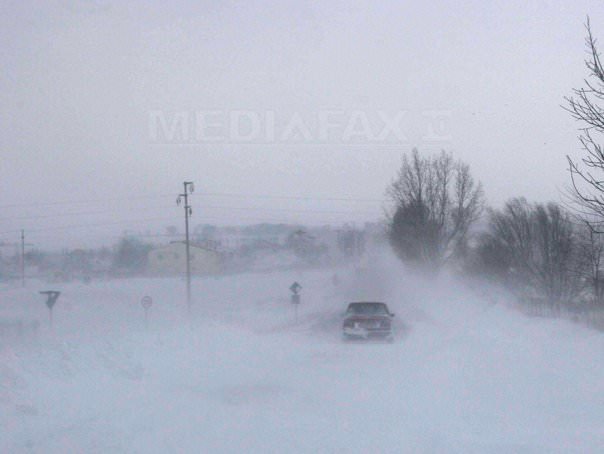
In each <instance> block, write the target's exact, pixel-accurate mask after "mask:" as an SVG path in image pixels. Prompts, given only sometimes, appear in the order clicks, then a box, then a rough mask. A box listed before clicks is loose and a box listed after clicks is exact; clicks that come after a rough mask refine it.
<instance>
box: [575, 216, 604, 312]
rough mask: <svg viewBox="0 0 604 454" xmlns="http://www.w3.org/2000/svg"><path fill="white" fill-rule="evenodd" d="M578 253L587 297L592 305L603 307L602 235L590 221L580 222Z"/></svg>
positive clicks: (603, 256) (603, 255) (603, 247)
mask: <svg viewBox="0 0 604 454" xmlns="http://www.w3.org/2000/svg"><path fill="white" fill-rule="evenodd" d="M580 226H581V227H580V254H581V259H582V262H583V266H582V267H581V268H580V272H581V275H582V278H583V279H584V280H585V281H586V284H587V287H588V289H589V299H590V302H591V304H592V305H593V306H594V307H600V308H601V307H604V273H603V272H602V264H603V261H604V237H603V234H602V233H600V232H598V231H597V230H596V229H595V228H594V227H593V226H592V225H591V223H590V222H588V221H585V220H583V221H582V223H581V224H580Z"/></svg>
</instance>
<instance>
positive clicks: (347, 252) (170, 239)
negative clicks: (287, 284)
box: [0, 223, 386, 282]
mask: <svg viewBox="0 0 604 454" xmlns="http://www.w3.org/2000/svg"><path fill="white" fill-rule="evenodd" d="M385 238H386V237H385V231H384V227H383V226H382V225H381V224H378V223H366V224H364V225H362V226H356V225H352V224H345V225H342V226H340V227H333V226H320V227H307V226H301V225H290V224H257V225H249V226H240V227H235V226H226V227H221V226H215V225H209V224H200V225H197V226H195V227H194V228H193V229H192V231H191V241H190V263H191V273H192V274H193V275H198V276H207V275H220V274H231V273H238V272H245V271H260V272H262V271H273V270H284V269H294V268H311V267H312V268H314V267H327V266H334V265H337V264H340V263H343V262H350V261H351V260H357V261H359V262H361V261H362V260H364V256H365V252H366V250H367V249H368V247H370V246H371V245H374V244H377V243H383V242H385V241H386V239H385ZM185 249H186V245H185V241H184V232H182V231H180V230H179V228H177V227H174V226H170V227H166V228H165V230H164V231H163V232H156V233H149V232H146V233H137V232H124V234H123V235H122V236H121V238H120V239H119V240H118V241H117V242H116V244H114V245H112V246H104V247H99V248H90V249H83V248H78V249H65V250H62V251H59V252H56V251H55V252H50V251H43V250H39V249H36V248H32V247H28V248H25V250H24V253H22V249H21V247H19V245H18V244H6V243H0V280H1V281H12V280H19V279H23V278H37V279H43V280H47V281H49V282H67V281H74V280H81V281H83V282H89V281H92V280H99V279H110V278H121V277H134V276H155V277H161V276H166V277H168V276H177V275H183V273H184V272H185V266H186V260H185V255H186V252H185Z"/></svg>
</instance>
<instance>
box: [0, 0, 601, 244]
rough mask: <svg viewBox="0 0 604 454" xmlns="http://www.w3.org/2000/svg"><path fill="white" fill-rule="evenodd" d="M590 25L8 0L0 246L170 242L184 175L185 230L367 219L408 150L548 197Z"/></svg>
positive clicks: (456, 11)
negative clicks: (188, 224) (136, 236)
mask: <svg viewBox="0 0 604 454" xmlns="http://www.w3.org/2000/svg"><path fill="white" fill-rule="evenodd" d="M587 14H589V15H590V16H591V20H592V25H593V28H594V32H595V34H596V36H600V37H602V39H604V6H603V4H602V2H601V1H539V2H536V1H535V2H526V1H516V0H511V1H510V0H508V1H500V2H485V1H479V0H476V1H465V2H460V1H433V2H424V1H408V2H401V1H381V2H375V1H330V2H323V1H315V2H302V1H290V2H260V1H241V2H234V1H233V2H229V1H223V2H214V1H205V2H203V1H202V2H200V1H190V2H184V1H181V2H177V1H170V2H168V1H165V2H142V1H137V2H117V1H111V0H96V1H94V0H92V1H77V0H56V1H44V2H43V1H40V2H27V1H3V2H2V5H1V6H0V46H1V47H0V63H1V67H2V71H1V72H0V96H1V104H0V105H1V109H0V148H1V150H2V161H1V165H0V206H1V208H0V241H5V242H11V241H15V240H17V238H18V236H17V233H16V232H14V230H17V229H21V228H24V229H26V231H28V232H29V233H28V238H29V239H30V240H31V242H32V244H35V245H36V246H39V247H50V246H53V245H57V244H68V243H69V241H75V239H82V238H105V240H107V241H108V240H109V239H110V238H115V237H117V236H119V234H120V232H122V231H123V230H126V229H133V230H139V231H147V230H148V231H158V230H161V229H163V227H164V226H167V225H170V224H172V225H177V226H179V228H180V226H181V224H182V219H181V218H182V209H179V208H178V207H176V205H175V198H176V195H177V194H178V193H179V191H181V190H182V182H183V181H184V180H192V181H194V182H195V185H196V192H195V194H194V195H193V199H192V204H193V208H194V218H193V224H200V223H206V222H207V223H217V224H244V223H250V222H259V221H272V222H279V221H280V222H308V223H312V224H322V223H331V224H338V223H341V222H344V221H346V220H351V221H356V222H363V221H368V220H377V219H379V217H380V216H381V213H382V210H383V206H384V204H383V202H382V200H383V199H384V192H385V188H386V186H387V185H388V183H389V182H390V181H391V180H392V178H393V177H394V175H395V173H396V169H397V167H398V166H399V165H400V160H401V155H402V153H403V152H408V151H409V150H411V148H412V147H414V146H416V147H418V148H419V149H420V151H423V152H426V153H429V152H434V151H438V150H440V149H446V150H448V151H452V152H453V153H454V154H455V156H456V157H458V158H461V159H462V160H464V161H466V162H468V163H469V164H470V165H471V168H472V171H473V173H474V175H475V177H476V178H478V179H480V180H481V181H482V183H483V184H484V188H485V193H486V196H487V199H488V201H489V203H490V204H492V205H495V206H497V205H500V204H501V203H502V202H503V201H505V200H506V199H508V198H510V197H514V196H526V197H527V198H529V199H531V200H535V201H547V200H559V199H560V190H561V189H563V188H564V187H565V185H566V184H567V183H568V174H567V171H566V167H567V166H566V158H565V155H567V154H571V155H575V156H576V155H578V150H579V146H578V142H577V140H576V136H577V127H578V125H577V124H576V123H574V122H573V120H572V119H570V118H569V116H568V114H566V113H565V112H564V111H563V110H562V109H561V108H560V105H561V104H562V103H563V97H564V96H565V95H569V94H570V91H571V89H572V88H573V87H577V86H579V85H580V84H581V82H582V79H583V77H584V76H585V69H584V66H583V59H584V57H585V55H586V54H585V46H584V35H585V33H584V28H583V24H584V21H585V17H586V15H587ZM179 115H180V116H179ZM183 116H184V117H183ZM179 118H180V119H181V120H182V118H185V121H186V122H188V129H187V131H186V132H185V133H184V135H183V134H182V133H181V131H180V130H179V129H178V128H177V127H175V126H174V125H175V124H176V125H177V126H179V123H178V121H181V120H178V119H179ZM326 118H327V120H325V119H326ZM233 119H236V120H237V121H238V122H240V123H237V124H236V125H235V126H236V127H233V124H234V123H233V121H234V120H233ZM177 120H178V121H177ZM325 121H327V122H328V123H327V128H328V129H327V133H325V130H321V125H322V122H323V123H325ZM296 122H298V123H296ZM300 122H301V123H300ZM388 122H390V124H391V127H392V125H393V124H396V130H395V129H391V130H388V128H387V124H388ZM180 125H182V121H181V124H180ZM204 125H205V126H204ZM171 127H174V128H175V130H174V131H176V132H174V131H172V132H171V131H170V128H171ZM179 127H180V126H179ZM205 127H207V130H206V129H204V128H205ZM368 127H369V128H371V133H368V130H367V128H368ZM384 128H386V129H385V130H384ZM206 133H207V134H206ZM381 133H384V134H383V135H385V137H380V134H381ZM76 202H77V203H76ZM79 202H86V203H79ZM95 225H96V226H97V227H94V226H95Z"/></svg>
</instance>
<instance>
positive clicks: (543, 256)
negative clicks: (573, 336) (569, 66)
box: [388, 19, 604, 312]
mask: <svg viewBox="0 0 604 454" xmlns="http://www.w3.org/2000/svg"><path fill="white" fill-rule="evenodd" d="M586 30H587V37H586V44H587V55H588V57H587V59H586V60H585V66H586V68H587V72H588V74H587V77H586V78H585V80H584V82H583V87H580V88H577V89H574V90H573V91H572V95H571V96H569V97H567V98H565V101H566V102H565V105H564V106H563V108H564V109H565V110H566V111H567V112H569V114H570V115H571V116H572V117H573V118H574V119H575V120H577V121H578V122H579V131H580V135H579V140H580V144H581V149H582V156H581V158H580V159H578V160H577V159H574V158H571V157H570V156H568V155H567V160H568V163H569V170H570V182H571V186H570V187H571V189H570V190H569V193H568V194H567V196H568V197H567V200H566V201H565V204H564V206H562V205H561V204H560V203H545V204H544V203H530V202H528V201H527V200H526V199H524V198H516V199H512V200H509V201H508V202H507V203H505V205H504V206H503V207H502V208H499V209H493V208H490V209H489V208H486V207H485V201H484V196H483V192H482V187H481V185H480V183H477V182H475V180H474V178H473V177H472V175H471V173H470V170H469V167H468V165H467V164H465V163H463V162H461V161H459V160H455V159H454V158H453V156H452V155H451V154H450V153H446V152H444V151H443V152H442V153H441V154H440V155H437V156H427V157H426V156H420V154H419V152H418V151H417V150H414V151H413V152H412V153H411V155H410V156H406V155H405V156H404V157H403V163H402V166H401V169H400V171H399V173H398V175H397V177H396V179H395V180H394V182H393V183H392V184H391V185H390V187H389V188H388V194H389V195H390V198H391V200H392V207H393V210H392V213H391V214H390V217H389V222H388V237H389V241H390V244H391V245H392V248H393V250H394V251H395V252H396V254H397V255H398V256H399V257H400V259H401V260H403V261H404V262H405V263H407V264H409V265H410V266H413V267H416V268H419V269H422V270H425V271H426V270H427V271H430V272H433V273H435V272H438V271H439V270H440V269H441V268H442V267H443V266H446V265H453V266H454V267H455V268H456V269H457V270H461V271H463V272H464V273H467V274H470V275H472V276H479V277H481V278H485V279H490V280H492V281H495V282H498V283H499V284H501V285H503V286H505V287H506V288H508V289H509V290H510V291H511V292H513V293H515V294H516V295H517V296H518V299H519V301H521V302H523V303H524V304H525V305H526V306H530V307H533V308H535V307H540V308H547V309H549V310H551V311H554V312H560V311H562V310H569V311H582V310H590V309H598V310H601V309H604V273H603V270H602V268H603V264H602V257H603V253H604V238H603V235H604V146H603V145H602V144H601V140H602V135H603V134H604V106H603V105H602V104H604V66H603V65H602V63H601V62H600V54H599V52H598V49H597V46H596V39H595V38H594V36H593V33H592V30H591V25H590V23H589V19H588V21H587V23H586ZM479 220H481V222H480V223H479V222H478V221H479Z"/></svg>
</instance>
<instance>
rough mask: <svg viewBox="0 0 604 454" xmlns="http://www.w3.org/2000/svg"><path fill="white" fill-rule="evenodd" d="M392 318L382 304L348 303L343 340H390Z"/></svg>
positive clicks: (391, 314) (386, 307)
mask: <svg viewBox="0 0 604 454" xmlns="http://www.w3.org/2000/svg"><path fill="white" fill-rule="evenodd" d="M392 317H394V314H393V313H391V312H390V310H389V309H388V306H386V304H384V303H379V302H358V303H350V304H349V305H348V308H347V309H346V313H345V314H344V323H343V326H342V328H343V335H344V339H347V340H351V339H385V340H392Z"/></svg>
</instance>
